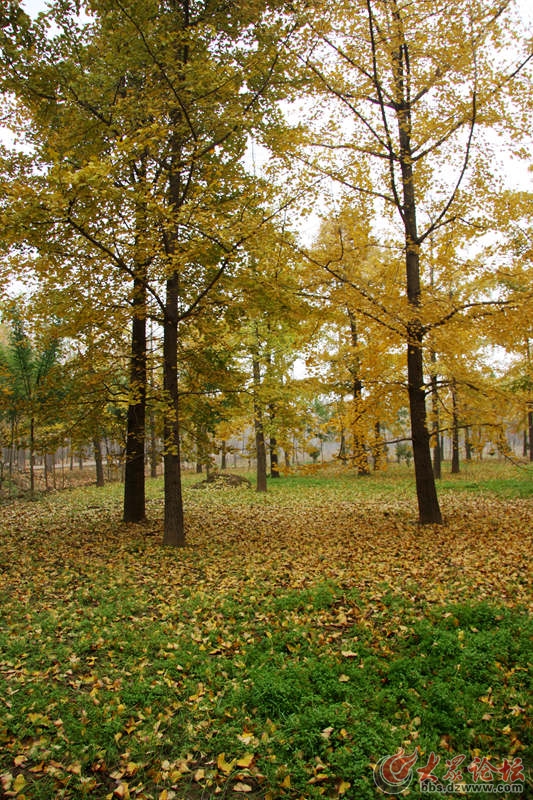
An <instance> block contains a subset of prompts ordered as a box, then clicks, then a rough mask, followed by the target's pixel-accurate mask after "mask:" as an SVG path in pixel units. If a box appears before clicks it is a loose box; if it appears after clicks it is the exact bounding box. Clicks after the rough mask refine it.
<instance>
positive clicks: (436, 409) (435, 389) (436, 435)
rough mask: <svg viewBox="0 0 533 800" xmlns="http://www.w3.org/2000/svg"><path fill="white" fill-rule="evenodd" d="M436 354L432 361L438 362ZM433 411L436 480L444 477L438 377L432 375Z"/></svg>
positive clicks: (434, 471)
mask: <svg viewBox="0 0 533 800" xmlns="http://www.w3.org/2000/svg"><path fill="white" fill-rule="evenodd" d="M436 358H437V357H436V355H435V353H431V360H432V361H436ZM431 410H432V414H433V420H432V428H433V430H432V434H431V435H432V439H433V475H434V477H435V479H436V480H440V478H441V477H442V451H441V446H440V433H439V416H440V415H439V390H438V384H437V376H436V375H435V374H434V373H432V375H431Z"/></svg>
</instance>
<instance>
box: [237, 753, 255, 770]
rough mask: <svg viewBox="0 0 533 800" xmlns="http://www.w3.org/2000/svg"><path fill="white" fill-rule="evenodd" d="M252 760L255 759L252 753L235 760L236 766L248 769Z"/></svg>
mask: <svg viewBox="0 0 533 800" xmlns="http://www.w3.org/2000/svg"><path fill="white" fill-rule="evenodd" d="M254 758H255V755H254V753H246V755H244V756H242V758H239V759H238V760H237V766H238V767H244V768H246V767H249V766H250V764H251V763H252V761H253V760H254Z"/></svg>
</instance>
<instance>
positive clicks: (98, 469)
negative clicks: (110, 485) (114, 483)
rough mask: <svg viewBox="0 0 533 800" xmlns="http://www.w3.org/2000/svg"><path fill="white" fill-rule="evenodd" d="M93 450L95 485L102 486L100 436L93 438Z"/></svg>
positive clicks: (102, 471) (103, 482) (102, 467)
mask: <svg viewBox="0 0 533 800" xmlns="http://www.w3.org/2000/svg"><path fill="white" fill-rule="evenodd" d="M93 452H94V463H95V466H96V485H97V486H100V487H101V486H104V484H105V480H104V460H103V458H102V443H101V441H100V437H99V436H98V435H96V436H95V437H94V439H93Z"/></svg>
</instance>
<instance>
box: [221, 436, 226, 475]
mask: <svg viewBox="0 0 533 800" xmlns="http://www.w3.org/2000/svg"><path fill="white" fill-rule="evenodd" d="M226 456H227V450H226V442H225V441H223V442H222V445H221V447H220V469H222V470H223V469H226V462H227V458H226Z"/></svg>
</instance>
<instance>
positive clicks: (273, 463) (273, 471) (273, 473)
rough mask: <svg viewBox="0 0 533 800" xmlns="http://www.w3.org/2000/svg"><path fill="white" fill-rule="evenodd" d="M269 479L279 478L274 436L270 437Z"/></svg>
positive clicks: (276, 447) (276, 445)
mask: <svg viewBox="0 0 533 800" xmlns="http://www.w3.org/2000/svg"><path fill="white" fill-rule="evenodd" d="M269 445H270V477H271V478H279V459H278V442H277V440H276V438H275V437H274V436H271V437H270V442H269Z"/></svg>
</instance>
